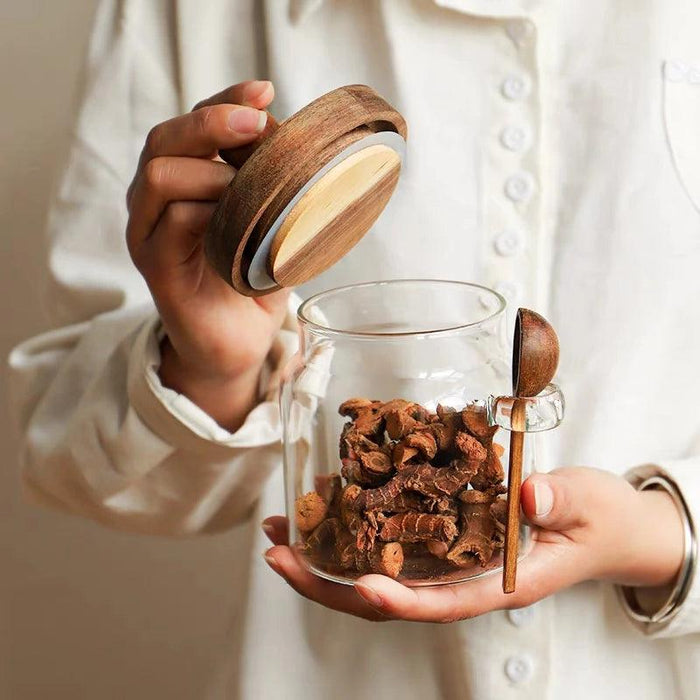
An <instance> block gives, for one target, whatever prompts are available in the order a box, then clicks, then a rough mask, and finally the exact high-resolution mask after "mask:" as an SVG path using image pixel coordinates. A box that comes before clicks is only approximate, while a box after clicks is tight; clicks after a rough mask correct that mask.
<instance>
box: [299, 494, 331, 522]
mask: <svg viewBox="0 0 700 700" xmlns="http://www.w3.org/2000/svg"><path fill="white" fill-rule="evenodd" d="M294 511H295V519H296V524H297V527H298V528H299V530H300V531H301V532H311V530H314V529H316V528H317V527H318V526H319V525H320V524H321V522H322V521H323V520H324V519H325V517H326V515H328V504H327V503H326V502H325V501H324V500H323V498H322V497H321V496H320V495H319V494H318V493H316V491H309V492H308V493H305V494H304V495H303V496H299V498H297V499H296V501H295V502H294Z"/></svg>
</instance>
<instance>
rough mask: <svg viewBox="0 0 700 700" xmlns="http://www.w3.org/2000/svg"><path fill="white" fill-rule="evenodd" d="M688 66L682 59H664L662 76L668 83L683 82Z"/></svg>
mask: <svg viewBox="0 0 700 700" xmlns="http://www.w3.org/2000/svg"><path fill="white" fill-rule="evenodd" d="M687 73H688V66H687V65H686V64H685V63H683V62H682V61H666V63H664V77H665V78H666V80H668V81H669V82H670V83H682V82H685V79H686V75H687Z"/></svg>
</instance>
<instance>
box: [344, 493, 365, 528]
mask: <svg viewBox="0 0 700 700" xmlns="http://www.w3.org/2000/svg"><path fill="white" fill-rule="evenodd" d="M361 494H362V489H361V488H360V487H359V486H358V485H357V484H350V485H349V486H346V487H345V488H344V489H343V495H342V496H341V498H340V518H341V520H342V521H343V524H344V525H345V527H347V529H348V530H349V531H350V533H351V534H353V535H356V534H357V533H358V531H359V530H360V528H361V527H362V516H361V515H360V509H359V507H358V505H359V504H358V501H359V500H360V496H361Z"/></svg>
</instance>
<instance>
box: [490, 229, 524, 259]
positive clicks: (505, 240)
mask: <svg viewBox="0 0 700 700" xmlns="http://www.w3.org/2000/svg"><path fill="white" fill-rule="evenodd" d="M493 247H494V248H495V249H496V252H497V253H498V254H499V255H502V256H503V257H504V258H510V257H512V256H513V255H517V254H518V253H519V252H520V251H521V250H522V249H523V247H524V236H523V234H522V233H521V232H520V231H517V230H516V229H506V230H505V231H501V233H499V234H498V235H497V236H496V238H495V239H494V241H493Z"/></svg>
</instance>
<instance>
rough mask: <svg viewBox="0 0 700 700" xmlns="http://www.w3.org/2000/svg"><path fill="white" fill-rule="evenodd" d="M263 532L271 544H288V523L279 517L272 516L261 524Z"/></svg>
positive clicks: (285, 519)
mask: <svg viewBox="0 0 700 700" xmlns="http://www.w3.org/2000/svg"><path fill="white" fill-rule="evenodd" d="M262 529H263V532H264V533H265V534H266V535H267V537H268V539H269V540H270V542H272V544H283V545H288V544H289V521H288V520H287V518H284V517H282V516H281V515H273V516H271V517H269V518H265V520H263V522H262Z"/></svg>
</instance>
